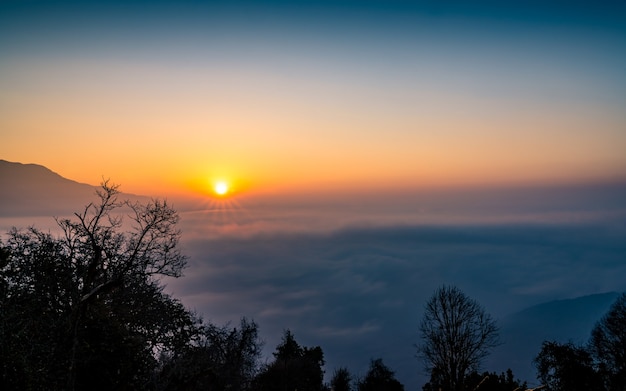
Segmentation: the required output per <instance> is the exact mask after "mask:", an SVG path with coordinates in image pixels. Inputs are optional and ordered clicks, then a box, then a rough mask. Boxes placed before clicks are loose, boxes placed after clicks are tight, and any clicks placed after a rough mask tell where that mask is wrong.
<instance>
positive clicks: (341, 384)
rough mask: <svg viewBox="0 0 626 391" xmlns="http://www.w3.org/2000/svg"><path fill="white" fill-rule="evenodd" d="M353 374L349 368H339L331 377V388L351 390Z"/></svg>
mask: <svg viewBox="0 0 626 391" xmlns="http://www.w3.org/2000/svg"><path fill="white" fill-rule="evenodd" d="M351 383H352V375H350V372H349V371H348V369H347V368H343V367H342V368H339V369H337V370H335V372H334V373H333V377H332V378H331V379H330V388H331V390H333V391H351V390H352V385H351Z"/></svg>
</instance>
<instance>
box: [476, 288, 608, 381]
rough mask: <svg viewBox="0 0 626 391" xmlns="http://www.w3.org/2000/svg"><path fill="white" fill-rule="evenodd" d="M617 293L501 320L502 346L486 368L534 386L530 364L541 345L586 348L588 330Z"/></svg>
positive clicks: (545, 305) (548, 305)
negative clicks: (509, 371)
mask: <svg viewBox="0 0 626 391" xmlns="http://www.w3.org/2000/svg"><path fill="white" fill-rule="evenodd" d="M618 296H619V293H617V292H609V293H602V294H595V295H589V296H582V297H578V298H574V299H568V300H557V301H551V302H548V303H543V304H539V305H536V306H533V307H529V308H527V309H524V310H522V311H520V312H517V313H515V314H512V315H510V316H507V317H506V318H504V319H502V320H501V321H500V322H499V324H500V327H501V329H500V337H501V339H502V342H503V344H502V345H501V346H499V347H498V348H496V350H495V351H494V352H493V354H492V355H491V356H490V357H489V358H488V360H487V362H485V368H489V369H491V368H496V369H497V370H498V371H502V370H506V369H507V368H509V367H510V368H511V369H512V370H513V373H514V374H515V376H516V377H519V378H520V379H521V380H527V381H528V382H529V383H534V382H535V379H536V374H537V371H536V369H535V366H534V364H533V362H532V360H533V359H534V358H535V357H536V356H537V354H538V353H539V351H540V350H541V344H542V342H543V341H557V342H561V343H564V342H569V341H571V342H573V343H575V344H586V343H587V341H588V340H589V337H590V335H591V330H592V329H593V327H594V326H595V324H596V322H597V321H599V320H600V319H601V318H602V316H604V314H606V312H607V311H608V310H609V307H610V306H611V304H613V302H614V301H615V300H616V299H617V297H618Z"/></svg>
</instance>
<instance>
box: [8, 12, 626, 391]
mask: <svg viewBox="0 0 626 391" xmlns="http://www.w3.org/2000/svg"><path fill="white" fill-rule="evenodd" d="M624 20H626V4H625V3H624V2H619V1H615V2H608V1H589V2H587V1H568V2H565V1H562V2H561V1H553V2H549V1H533V0H528V1H517V0H513V1H507V2H500V1H477V2H471V3H468V2H462V1H438V2H435V1H409V0H407V1H400V0H398V1H385V2H383V1H375V0H363V1H349V0H343V1H330V0H329V1H313V0H302V1H297V2H295V1H287V0H284V1H266V2H262V3H261V2H252V1H247V2H246V1H223V2H218V1H215V2H210V1H207V2H202V1H178V2H173V1H171V2H170V1H141V0H134V1H107V2H90V1H55V2H50V1H36V0H35V1H11V0H8V1H2V2H0V136H1V139H0V159H4V160H8V161H12V162H21V163H37V164H41V165H44V166H46V167H48V168H50V169H51V170H53V171H55V172H57V173H59V174H61V175H62V176H64V177H66V178H70V179H73V180H76V181H79V182H84V183H89V184H94V185H96V184H98V183H99V182H100V181H101V179H102V178H110V179H111V180H112V181H113V182H114V183H118V184H120V185H121V189H122V191H124V192H128V193H134V194H142V195H147V196H165V197H169V198H173V199H174V205H175V206H177V207H178V209H179V211H180V216H181V223H180V225H181V229H182V232H183V236H182V246H183V250H184V251H185V253H186V254H188V255H189V257H190V262H189V267H188V269H187V270H186V272H185V276H184V277H182V278H181V279H178V280H176V281H168V287H167V289H168V292H172V293H173V294H174V295H175V296H176V297H180V298H181V299H182V300H183V302H184V303H185V304H186V305H188V306H190V307H192V308H195V309H196V310H197V311H198V313H200V314H202V315H203V316H204V317H205V319H207V320H211V321H214V322H217V323H225V322H229V321H231V322H235V323H236V322H237V321H238V319H239V317H241V316H248V317H250V318H253V319H254V320H255V321H257V322H258V323H259V326H260V330H261V335H262V337H263V338H264V339H265V340H266V350H267V352H266V353H267V354H268V356H269V354H270V352H271V351H272V350H273V348H274V347H275V346H276V344H277V343H278V342H279V339H280V335H281V333H282V330H283V329H285V328H291V329H292V331H293V332H294V334H295V336H296V339H297V340H298V341H299V342H301V344H303V345H306V346H311V345H320V346H321V347H322V348H323V349H324V352H325V357H326V359H327V368H326V370H327V374H332V371H333V369H334V368H336V367H338V366H340V365H342V366H347V367H349V369H350V370H352V371H354V372H356V373H357V374H361V375H363V374H364V372H365V370H366V369H367V365H368V363H369V359H370V358H377V357H382V358H383V359H384V361H385V362H386V363H389V365H390V367H391V368H392V369H394V370H397V374H398V378H399V380H400V381H401V382H403V383H404V384H405V385H407V389H419V387H421V384H423V382H424V381H425V376H424V374H423V372H422V371H421V370H420V369H421V368H420V364H419V362H418V361H417V360H415V357H414V356H415V349H414V346H413V345H414V343H416V342H417V340H418V335H417V334H416V327H417V324H418V322H419V319H420V316H421V309H422V308H423V307H422V306H423V303H424V302H425V300H427V299H428V297H429V295H430V293H431V292H432V291H433V290H434V289H436V288H437V287H438V286H440V285H442V284H453V285H457V286H458V287H459V288H461V289H462V290H463V291H464V292H466V293H467V294H468V295H469V296H471V297H473V298H475V299H476V300H478V301H479V302H480V303H481V304H482V305H484V306H485V308H486V309H487V310H488V311H489V312H491V313H492V314H493V315H494V317H495V318H497V319H502V318H505V317H506V316H508V315H510V314H512V313H515V312H516V311H519V310H521V309H523V308H525V307H527V306H530V305H534V304H538V303H541V302H544V301H550V300H555V299H565V298H573V297H577V296H583V295H589V294H595V293H602V292H609V291H626V285H624V281H626V269H625V268H624V259H625V256H626V249H625V248H624V243H626V224H625V221H626V153H624V151H626V110H624V108H626V77H624V70H625V69H626V23H625V22H624ZM217 181H224V182H225V183H227V184H228V186H229V189H228V192H227V194H226V195H224V196H218V195H217V194H215V192H214V191H213V189H214V185H215V183H216V182H217ZM190 196H192V197H193V200H191V201H190V200H189V198H191V197H190ZM78 207H80V206H78ZM0 217H2V216H0ZM31 220H32V217H31V216H26V217H23V218H17V217H15V216H11V217H10V218H2V219H0V227H2V228H5V227H10V226H11V225H15V224H17V225H20V226H28V225H30V224H31V223H32V222H31ZM47 221H48V223H47V224H49V225H50V224H52V225H53V223H54V221H53V220H47ZM45 227H48V226H45ZM530 359H531V358H529V359H528V360H530ZM487 369H491V368H487ZM494 369H495V368H494ZM504 369H506V368H497V370H504ZM513 370H514V373H518V372H519V371H517V368H513ZM524 375H525V376H526V375H528V373H526V372H525V373H524Z"/></svg>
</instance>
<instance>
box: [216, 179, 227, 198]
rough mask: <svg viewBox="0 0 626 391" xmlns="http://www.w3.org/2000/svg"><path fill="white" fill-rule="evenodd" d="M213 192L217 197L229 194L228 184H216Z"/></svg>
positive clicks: (221, 182) (220, 182)
mask: <svg viewBox="0 0 626 391" xmlns="http://www.w3.org/2000/svg"><path fill="white" fill-rule="evenodd" d="M213 190H214V191H215V193H216V194H217V195H221V196H223V195H225V194H226V193H228V183H226V182H224V181H219V182H215V185H213Z"/></svg>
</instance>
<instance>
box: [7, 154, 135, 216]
mask: <svg viewBox="0 0 626 391" xmlns="http://www.w3.org/2000/svg"><path fill="white" fill-rule="evenodd" d="M96 190H97V186H92V185H88V184H84V183H79V182H76V181H73V180H70V179H66V178H64V177H62V176H61V175H59V174H57V173H55V172H53V171H51V170H49V169H48V168H46V167H44V166H41V165H38V164H21V163H13V162H8V161H6V160H0V217H17V216H65V215H70V214H72V213H74V212H76V211H80V210H81V209H82V208H83V207H84V206H85V205H87V204H88V203H89V202H92V201H95V200H97V196H96ZM121 198H137V197H136V196H132V195H123V197H121Z"/></svg>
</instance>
